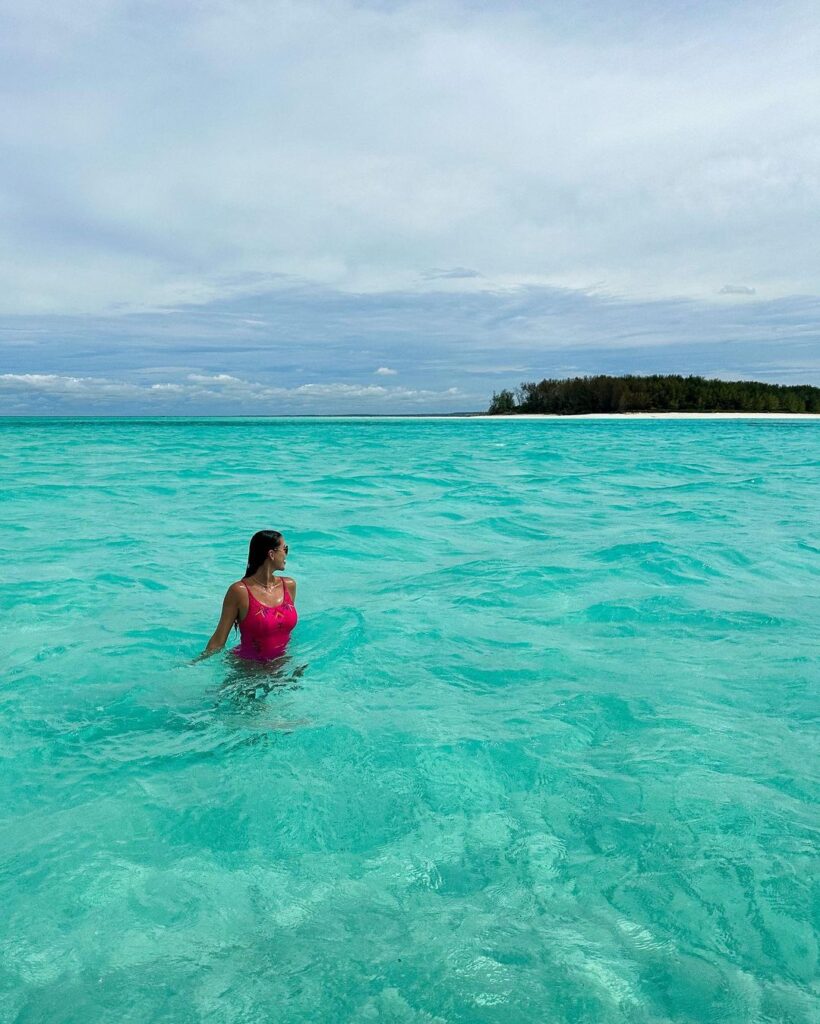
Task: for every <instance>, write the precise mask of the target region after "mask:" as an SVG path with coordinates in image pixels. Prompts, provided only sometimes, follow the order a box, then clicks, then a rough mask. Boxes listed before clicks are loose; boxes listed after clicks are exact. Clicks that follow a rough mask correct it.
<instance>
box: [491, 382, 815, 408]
mask: <svg viewBox="0 0 820 1024" xmlns="http://www.w3.org/2000/svg"><path fill="white" fill-rule="evenodd" d="M488 412H489V413H491V414H493V415H506V414H511V413H512V414H514V413H552V414H558V415H560V416H573V415H575V416H577V415H579V414H581V413H590V412H609V413H613V412H815V413H820V388H814V387H810V386H809V385H804V384H798V385H784V384H763V383H761V382H759V381H751V380H709V379H707V378H705V377H692V376H690V377H680V376H675V375H662V374H653V375H652V376H648V377H639V376H631V375H629V376H625V377H608V376H605V375H604V376H596V377H572V378H570V379H566V380H555V379H549V380H547V379H545V380H542V381H539V382H538V383H535V382H529V383H522V384H521V385H520V386H519V387H518V388H516V389H515V391H511V390H507V389H505V390H503V391H498V392H495V393H494V394H493V397H492V401H491V402H490V408H489V409H488Z"/></svg>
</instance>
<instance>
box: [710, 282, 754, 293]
mask: <svg viewBox="0 0 820 1024" xmlns="http://www.w3.org/2000/svg"><path fill="white" fill-rule="evenodd" d="M718 294H720V295H754V294H755V289H754V288H750V287H749V286H748V285H747V284H725V285H724V286H723V287H722V288H721V289H720V292H719V293H718Z"/></svg>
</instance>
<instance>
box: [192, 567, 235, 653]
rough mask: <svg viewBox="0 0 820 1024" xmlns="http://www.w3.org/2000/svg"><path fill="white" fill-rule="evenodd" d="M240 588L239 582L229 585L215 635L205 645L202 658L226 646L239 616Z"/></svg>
mask: <svg viewBox="0 0 820 1024" xmlns="http://www.w3.org/2000/svg"><path fill="white" fill-rule="evenodd" d="M239 589H240V585H239V584H238V583H232V584H231V585H230V586H229V587H228V590H227V592H226V594H225V600H224V601H223V602H222V614H221V615H220V616H219V622H218V623H217V626H216V629H215V630H214V634H213V636H212V637H211V639H210V640H209V641H208V643H207V644H206V645H205V650H204V651H203V652H202V654H201V655H200V657H201V658H209V657H210V656H211V655H212V654H216V652H217V651H221V650H222V648H223V647H224V646H225V642H226V641H227V639H228V634H229V633H230V631H231V627H232V626H233V624H234V622H236V620H237V618H238V616H239Z"/></svg>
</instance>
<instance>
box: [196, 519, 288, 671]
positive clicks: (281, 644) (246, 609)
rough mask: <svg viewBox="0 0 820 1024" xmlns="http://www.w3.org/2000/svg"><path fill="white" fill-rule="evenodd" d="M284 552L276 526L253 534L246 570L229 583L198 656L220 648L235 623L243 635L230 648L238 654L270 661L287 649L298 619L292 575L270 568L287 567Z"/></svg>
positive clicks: (283, 543)
mask: <svg viewBox="0 0 820 1024" xmlns="http://www.w3.org/2000/svg"><path fill="white" fill-rule="evenodd" d="M287 554H288V546H287V544H286V543H285V538H284V537H283V536H282V534H281V533H279V532H278V530H260V531H259V532H258V533H255V534H254V535H253V537H251V543H250V548H249V549H248V567H247V569H246V570H245V575H244V577H243V578H242V579H241V580H238V581H237V582H236V583H232V584H231V585H230V586H229V587H228V591H227V593H226V594H225V600H224V601H223V602H222V615H221V616H220V618H219V624H218V625H217V627H216V629H215V630H214V635H213V636H212V637H211V639H210V640H209V641H208V643H207V646H206V647H205V650H204V651H203V652H202V657H208V655H210V654H215V653H216V652H217V651H221V650H222V648H223V647H224V646H225V642H226V640H227V639H228V634H229V633H230V631H231V626H233V625H234V624H235V623H238V625H239V635H240V637H241V642H240V644H239V646H238V647H234V649H233V652H232V653H234V654H235V655H236V656H237V657H239V658H244V659H245V660H247V661H270V660H271V659H272V658H279V657H281V656H282V655H283V654H284V653H285V648H286V647H287V645H288V640H289V639H290V634H291V631H292V630H293V627H294V626H295V625H296V619H297V615H296V606H295V604H294V602H295V600H296V581H295V580H292V579H291V578H290V577H289V576H275V575H274V573H275V572H276V570H277V569H279V570H282V569H284V568H285V559H286V558H287Z"/></svg>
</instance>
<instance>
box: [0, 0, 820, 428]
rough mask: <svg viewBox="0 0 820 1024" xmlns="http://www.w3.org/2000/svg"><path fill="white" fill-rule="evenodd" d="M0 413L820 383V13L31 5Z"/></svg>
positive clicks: (623, 4) (248, 3)
mask: <svg viewBox="0 0 820 1024" xmlns="http://www.w3.org/2000/svg"><path fill="white" fill-rule="evenodd" d="M0 147H2V158H0V415H4V414H5V415H19V414H23V415H25V414H34V415H40V414H42V415H49V414H66V415H73V414H82V413H85V414H99V415H119V414H125V415H132V414H170V415H186V414H196V415H205V414H214V415H221V414H225V415H233V414H241V413H248V414H254V415H263V414H275V413H314V414H315V413H334V414H336V413H356V412H363V413H391V412H396V413H408V412H413V413H424V412H448V411H472V410H480V409H483V408H486V406H487V404H488V402H489V400H490V397H491V395H492V393H493V391H495V390H500V389H501V388H504V387H515V386H516V385H517V384H519V383H520V382H521V381H523V380H539V379H541V378H542V377H551V376H559V377H563V376H575V375H580V374H594V373H615V374H620V373H684V374H686V373H697V374H702V375H705V376H715V377H722V378H725V379H756V380H765V381H772V382H779V383H785V384H797V383H809V384H815V385H820V317H819V316H818V314H819V313H820V244H818V235H820V232H819V231H818V228H820V17H818V12H817V5H816V2H815V0H812V2H803V0H794V2H792V0H786V2H783V3H778V2H777V0H768V2H766V3H759V2H757V0H742V2H740V0H710V2H708V3H707V2H705V0H703V2H695V0H667V2H665V3H658V2H657V0H651V2H650V0H631V2H630V0H576V2H574V3H571V4H568V3H566V0H562V2H561V3H558V2H553V0H540V2H534V0H533V2H517V3H516V2H514V0H506V2H504V3H496V2H490V0H485V2H478V0H472V2H470V0H441V2H426V3H415V2H414V3H410V2H408V3H402V2H387V0H383V2H377V0H370V2H364V0H359V2H353V0H316V2H314V0H298V2H278V0H187V2H180V0H161V2H160V0H156V2H155V0H83V3H81V4H79V5H78V4H76V3H74V2H72V3H68V2H65V0H48V2H45V0H25V2H24V0H17V2H15V3H11V2H8V0H0Z"/></svg>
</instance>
